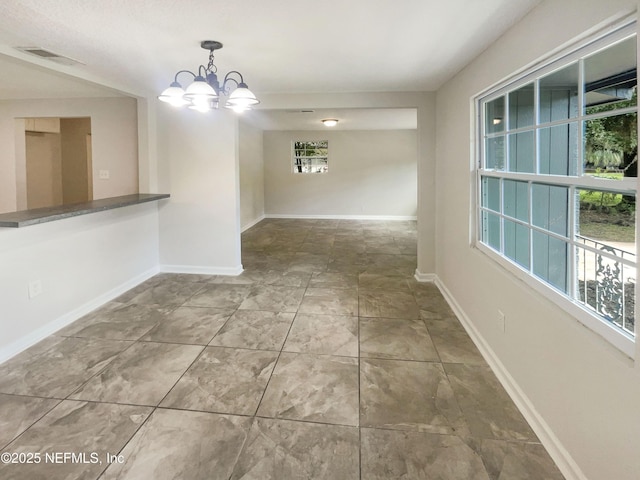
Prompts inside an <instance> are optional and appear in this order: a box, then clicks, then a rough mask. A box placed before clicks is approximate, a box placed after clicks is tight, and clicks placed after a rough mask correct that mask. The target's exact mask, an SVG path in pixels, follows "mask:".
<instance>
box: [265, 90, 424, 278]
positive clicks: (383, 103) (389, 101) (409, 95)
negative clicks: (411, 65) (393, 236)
mask: <svg viewBox="0 0 640 480" xmlns="http://www.w3.org/2000/svg"><path fill="white" fill-rule="evenodd" d="M260 100H261V104H260V105H261V107H263V108H267V109H294V110H295V109H301V108H305V109H306V108H388V107H391V108H416V110H417V116H418V129H417V132H416V135H417V143H418V152H417V159H418V271H420V272H422V273H425V274H426V273H433V272H435V268H436V259H435V226H436V216H435V209H436V191H435V171H436V158H435V149H436V140H435V111H436V95H435V93H434V92H362V93H334V94H289V95H283V94H271V95H268V94H264V95H260Z"/></svg>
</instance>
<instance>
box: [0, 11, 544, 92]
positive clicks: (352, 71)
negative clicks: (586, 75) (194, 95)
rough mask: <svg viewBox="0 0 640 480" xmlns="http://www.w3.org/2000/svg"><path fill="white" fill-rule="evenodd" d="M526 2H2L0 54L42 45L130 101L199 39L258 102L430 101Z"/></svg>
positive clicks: (157, 85) (157, 82) (188, 61)
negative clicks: (359, 97)
mask: <svg viewBox="0 0 640 480" xmlns="http://www.w3.org/2000/svg"><path fill="white" fill-rule="evenodd" d="M537 3H539V0H482V1H478V0H447V1H442V0H400V1H397V0H396V1H392V0H349V1H344V0H323V1H321V2H319V1H316V0H270V1H262V2H260V1H255V0H235V1H233V2H230V1H226V2H219V1H215V0H182V1H181V0H133V1H132V0H101V1H100V2H89V1H86V0H65V1H62V2H61V1H60V0H7V1H3V2H0V53H4V54H9V55H15V56H17V57H19V58H23V59H29V58H30V57H29V56H28V55H26V54H23V53H21V52H17V51H16V50H14V49H13V47H18V46H21V47H27V46H32V47H33V46H37V47H42V48H44V49H47V50H50V51H53V52H55V53H58V54H60V55H64V56H67V57H70V58H73V59H75V60H78V61H80V62H81V63H82V64H84V65H76V66H73V67H60V66H58V65H53V64H52V67H54V68H57V69H59V70H61V71H65V72H70V73H71V74H73V75H77V76H80V77H84V78H91V79H93V80H95V81H97V82H98V83H103V84H105V85H109V86H114V87H116V88H120V89H121V90H123V91H125V92H128V93H134V94H138V95H140V94H151V93H154V92H159V91H161V90H162V89H164V88H165V87H166V86H168V84H169V83H170V82H171V81H172V79H173V75H174V73H175V72H176V71H178V70H181V69H192V70H193V69H196V68H197V66H198V65H199V64H201V63H206V61H207V52H206V51H204V50H202V49H201V48H200V46H199V45H200V41H201V40H206V39H211V40H218V41H220V42H222V43H223V44H224V48H223V49H222V50H220V51H217V52H216V65H217V66H218V67H219V69H220V72H222V73H226V72H227V71H229V70H239V71H240V72H242V73H243V75H244V77H245V80H246V82H247V83H248V84H249V87H250V88H251V89H252V90H254V91H255V92H256V93H257V94H258V95H259V94H260V93H311V92H313V93H318V92H375V91H431V90H436V89H437V88H438V87H440V86H441V85H442V84H443V82H445V81H446V80H447V79H448V78H450V77H451V76H452V75H454V74H455V73H456V72H458V71H459V70H460V69H461V68H463V67H464V66H465V65H466V64H467V63H468V62H469V61H470V60H472V59H473V58H474V57H475V56H477V55H478V54H479V53H481V52H482V51H483V50H484V49H485V48H486V47H487V46H488V45H489V44H490V43H492V42H493V41H494V40H496V39H497V38H498V37H499V36H500V35H502V34H503V33H504V32H505V31H506V30H507V29H508V28H509V27H510V26H511V25H512V24H514V23H515V22H516V21H517V20H518V19H520V18H521V17H522V16H523V15H524V14H526V13H527V12H528V11H529V10H530V9H531V8H532V7H534V6H535V5H536V4H537ZM40 63H41V64H43V63H44V64H46V61H45V62H40ZM6 77H7V75H3V83H4V82H6V81H7V80H8V79H7V78H6ZM16 78H17V77H16ZM22 78H24V77H22ZM0 88H5V87H3V86H0Z"/></svg>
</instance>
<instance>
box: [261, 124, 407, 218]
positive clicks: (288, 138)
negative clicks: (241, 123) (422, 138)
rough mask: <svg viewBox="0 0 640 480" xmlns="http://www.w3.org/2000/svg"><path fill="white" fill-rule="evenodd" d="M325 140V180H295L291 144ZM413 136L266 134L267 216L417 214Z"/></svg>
mask: <svg viewBox="0 0 640 480" xmlns="http://www.w3.org/2000/svg"><path fill="white" fill-rule="evenodd" d="M297 140H302V141H312V140H328V141H329V170H328V172H327V173H326V174H307V175H304V174H294V173H293V172H292V159H291V154H292V147H291V145H292V142H294V141H297ZM417 150H418V144H417V138H416V131H415V130H370V131H356V130H343V131H340V130H335V131H284V132H282V131H268V132H265V133H264V162H265V163H264V165H265V168H264V169H265V175H264V178H265V211H266V213H267V215H294V216H296V215H300V216H307V215H311V216H313V215H321V216H322V215H325V216H331V215H335V216H389V217H415V216H416V214H417V156H418V153H417Z"/></svg>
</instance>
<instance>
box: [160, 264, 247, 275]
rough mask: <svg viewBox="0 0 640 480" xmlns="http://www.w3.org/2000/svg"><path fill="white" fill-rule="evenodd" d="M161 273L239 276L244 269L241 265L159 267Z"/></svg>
mask: <svg viewBox="0 0 640 480" xmlns="http://www.w3.org/2000/svg"><path fill="white" fill-rule="evenodd" d="M160 271H161V272H163V273H191V274H197V275H229V276H236V275H240V274H241V273H242V272H243V271H244V269H243V268H242V265H238V266H237V267H204V266H202V267H201V266H197V265H160Z"/></svg>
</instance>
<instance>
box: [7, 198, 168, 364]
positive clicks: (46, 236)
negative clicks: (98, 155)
mask: <svg viewBox="0 0 640 480" xmlns="http://www.w3.org/2000/svg"><path fill="white" fill-rule="evenodd" d="M157 265H158V206H157V204H156V202H152V203H146V204H142V205H136V206H131V207H125V208H119V209H115V210H109V211H105V212H99V213H94V214H90V215H83V216H79V217H73V218H69V219H65V220H58V221H55V222H50V223H44V224H41V225H33V226H29V227H25V228H0V266H1V268H0V304H1V305H2V314H1V315H0V318H1V319H2V320H1V321H0V328H1V329H2V335H0V362H2V361H4V360H6V359H7V358H9V357H11V356H13V355H15V354H16V353H18V352H20V351H21V350H23V349H24V348H27V347H28V346H30V345H31V344H33V343H34V342H36V341H38V340H40V339H42V338H43V337H45V336H46V335H49V334H51V333H53V332H54V331H56V330H58V329H59V328H61V327H63V326H64V325H66V324H68V323H70V322H72V321H74V320H76V319H77V318H79V317H80V316H81V315H83V314H86V313H88V312H89V311H91V310H92V309H94V308H96V307H98V306H99V305H101V304H103V303H105V302H106V301H108V300H110V299H112V298H114V297H115V296H117V295H118V294H120V293H123V292H124V291H126V290H127V289H129V288H131V287H133V286H135V285H136V284H137V283H139V282H141V281H142V280H144V279H145V278H147V277H149V276H150V275H152V274H154V273H155V272H157ZM36 280H40V281H41V282H42V294H41V295H39V296H37V297H34V298H32V299H29V296H28V286H29V282H33V281H36Z"/></svg>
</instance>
